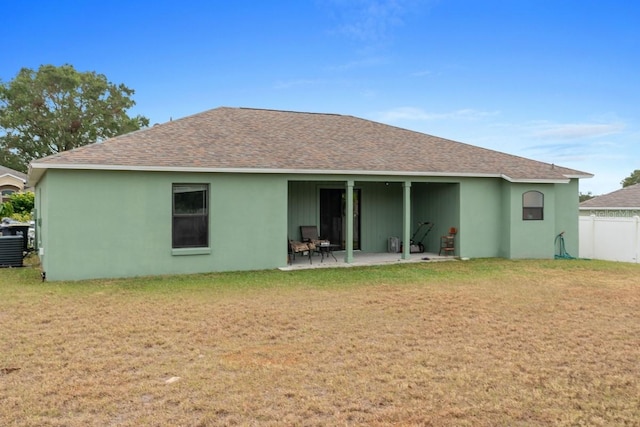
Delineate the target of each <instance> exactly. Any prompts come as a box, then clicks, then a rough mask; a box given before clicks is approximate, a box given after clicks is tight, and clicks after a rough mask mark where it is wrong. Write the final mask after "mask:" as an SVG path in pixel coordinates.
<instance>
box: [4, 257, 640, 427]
mask: <svg viewBox="0 0 640 427" xmlns="http://www.w3.org/2000/svg"><path fill="white" fill-rule="evenodd" d="M639 273H640V266H638V265H635V264H623V263H611V262H602V261H585V260H538V261H531V260H522V261H509V260H498V259H481V260H471V261H465V262H442V263H416V264H399V265H386V266H380V267H361V268H360V267H356V268H336V269H318V270H300V271H291V272H282V271H277V270H275V271H258V272H241V273H216V274H196V275H186V276H171V277H168V276H167V277H141V278H134V279H126V280H125V279H118V280H91V281H82V282H45V283H42V282H41V280H40V275H39V270H38V269H37V266H35V265H34V266H29V267H25V268H20V269H1V270H0V425H12V426H35V425H38V426H86V425H96V426H103V425H114V426H138V425H189V426H191V425H193V426H198V425H201V426H205V425H380V426H383V425H384V426H386V425H462V426H465V425H468V426H489V425H522V426H525V425H526V426H530V425H550V424H551V425H603V426H605V425H638V424H640V380H639V376H638V361H639V360H640V317H639V316H638V313H639V312H640V274H639ZM172 377H179V378H180V379H179V380H178V381H176V382H173V383H167V380H168V379H170V378H172Z"/></svg>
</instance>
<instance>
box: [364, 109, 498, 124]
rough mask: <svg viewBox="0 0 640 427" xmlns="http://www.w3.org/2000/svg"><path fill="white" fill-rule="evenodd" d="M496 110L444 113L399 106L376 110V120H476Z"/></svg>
mask: <svg viewBox="0 0 640 427" xmlns="http://www.w3.org/2000/svg"><path fill="white" fill-rule="evenodd" d="M498 114H500V113H499V112H498V111H479V110H474V109H471V108H465V109H460V110H456V111H450V112H446V113H431V112H427V111H425V110H423V109H420V108H415V107H399V108H394V109H391V110H387V111H381V112H378V113H377V114H376V115H377V117H378V120H380V121H383V122H397V121H401V120H412V121H435V120H478V119H481V118H485V117H490V116H497V115H498Z"/></svg>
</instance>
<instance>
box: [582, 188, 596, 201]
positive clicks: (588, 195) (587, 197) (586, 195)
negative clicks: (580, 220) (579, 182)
mask: <svg viewBox="0 0 640 427" xmlns="http://www.w3.org/2000/svg"><path fill="white" fill-rule="evenodd" d="M579 194H580V196H579V201H580V203H582V202H584V201H585V200H590V199H593V198H594V197H596V196H594V195H593V194H592V193H591V191H589V192H588V193H582V192H580V193H579Z"/></svg>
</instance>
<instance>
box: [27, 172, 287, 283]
mask: <svg viewBox="0 0 640 427" xmlns="http://www.w3.org/2000/svg"><path fill="white" fill-rule="evenodd" d="M173 183H206V184H209V188H210V196H209V197H210V199H209V200H210V210H209V227H210V245H209V246H210V248H209V250H208V251H201V250H197V251H191V253H193V252H196V253H197V252H201V253H200V254H197V255H177V254H179V253H181V252H182V253H185V252H186V253H189V252H190V251H188V250H187V251H174V250H172V248H171V223H172V217H171V203H172V184H173ZM37 187H38V191H37V195H39V197H38V202H37V206H38V207H39V210H38V216H39V218H38V221H39V222H40V221H41V222H42V225H41V227H40V235H39V237H40V248H41V249H40V252H41V254H42V267H43V270H44V271H45V272H46V273H47V278H48V279H49V280H59V279H65V280H76V279H87V278H101V277H127V276H141V275H162V274H180V273H197V272H210V271H224V270H255V269H264V268H273V267H277V266H282V265H285V264H286V244H285V243H286V242H285V241H284V238H283V236H284V235H285V234H286V227H287V214H286V206H287V198H286V194H287V181H286V180H285V179H283V178H282V177H281V176H275V175H273V176H260V177H256V176H252V175H246V174H242V175H233V174H195V173H189V174H187V173H160V172H115V171H114V172H109V171H65V170H49V171H48V172H47V173H46V175H45V177H44V178H43V180H41V181H40V182H39V183H38V186H37Z"/></svg>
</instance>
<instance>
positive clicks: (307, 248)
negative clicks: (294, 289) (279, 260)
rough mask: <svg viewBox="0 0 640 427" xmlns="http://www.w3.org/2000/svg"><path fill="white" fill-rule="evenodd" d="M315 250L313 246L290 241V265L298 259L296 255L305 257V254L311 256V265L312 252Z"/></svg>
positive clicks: (310, 262)
mask: <svg viewBox="0 0 640 427" xmlns="http://www.w3.org/2000/svg"><path fill="white" fill-rule="evenodd" d="M315 248H316V247H315V246H314V245H313V244H309V243H305V242H299V241H297V240H291V239H289V264H291V263H292V262H293V261H294V260H295V259H296V254H302V255H304V254H305V252H306V253H307V254H308V256H309V264H312V261H311V252H313V251H314V250H315Z"/></svg>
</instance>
